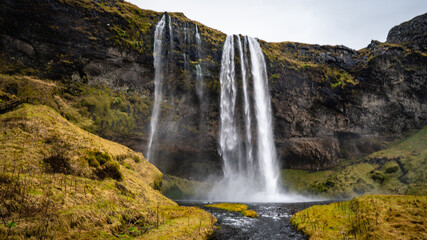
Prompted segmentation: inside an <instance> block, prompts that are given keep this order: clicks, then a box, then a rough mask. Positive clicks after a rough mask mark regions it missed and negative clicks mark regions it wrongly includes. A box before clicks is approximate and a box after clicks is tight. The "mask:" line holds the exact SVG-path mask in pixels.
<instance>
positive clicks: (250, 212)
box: [241, 210, 258, 218]
mask: <svg viewBox="0 0 427 240" xmlns="http://www.w3.org/2000/svg"><path fill="white" fill-rule="evenodd" d="M241 213H242V214H243V216H245V217H250V218H257V217H258V213H256V212H255V211H254V210H243V211H241Z"/></svg>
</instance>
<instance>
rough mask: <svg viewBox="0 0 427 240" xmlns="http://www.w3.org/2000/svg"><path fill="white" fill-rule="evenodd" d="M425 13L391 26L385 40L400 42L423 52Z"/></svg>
mask: <svg viewBox="0 0 427 240" xmlns="http://www.w3.org/2000/svg"><path fill="white" fill-rule="evenodd" d="M426 29H427V13H425V14H423V15H420V16H418V17H415V18H413V19H412V20H410V21H407V22H404V23H402V24H400V25H398V26H395V27H393V28H392V29H391V30H390V31H389V32H388V35H387V42H389V43H402V44H405V45H408V46H410V47H412V48H414V49H417V50H420V51H423V52H425V51H426V49H427V31H426Z"/></svg>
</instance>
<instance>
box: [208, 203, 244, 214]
mask: <svg viewBox="0 0 427 240" xmlns="http://www.w3.org/2000/svg"><path fill="white" fill-rule="evenodd" d="M205 207H211V208H219V209H223V210H227V211H231V212H241V211H243V210H247V209H248V206H247V205H245V204H241V203H215V204H209V205H205Z"/></svg>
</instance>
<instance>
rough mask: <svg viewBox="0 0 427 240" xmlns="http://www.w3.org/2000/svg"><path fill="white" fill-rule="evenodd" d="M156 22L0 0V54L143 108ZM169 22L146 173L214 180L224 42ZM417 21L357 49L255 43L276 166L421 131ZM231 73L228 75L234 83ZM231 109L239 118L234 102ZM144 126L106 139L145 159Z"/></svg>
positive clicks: (114, 7) (96, 8) (305, 165)
mask: <svg viewBox="0 0 427 240" xmlns="http://www.w3.org/2000/svg"><path fill="white" fill-rule="evenodd" d="M123 12H126V13H127V15H126V14H123ZM128 16H131V18H129V17H128ZM161 16H162V13H156V12H152V11H145V10H139V9H137V8H136V7H135V6H132V5H130V4H127V3H125V2H122V1H116V0H111V1H104V2H103V4H100V3H95V2H90V1H84V0H78V1H68V0H62V1H60V0H52V1H48V2H47V1H42V0H31V1H30V0H13V1H12V0H5V1H2V2H1V3H0V49H1V54H2V57H3V58H4V59H5V60H6V61H7V62H10V63H13V64H16V65H17V66H21V67H30V68H34V69H37V70H38V71H37V73H36V74H37V75H39V76H41V77H43V78H49V79H56V80H62V81H63V82H65V84H68V83H69V84H71V83H73V82H79V83H85V84H90V85H96V84H103V85H106V86H108V87H109V88H112V89H114V90H117V91H122V92H124V93H125V94H126V93H128V92H131V91H132V92H135V91H136V92H138V93H140V94H141V96H150V99H152V100H153V99H154V97H152V96H153V92H154V82H153V79H154V68H153V56H152V51H153V46H152V43H153V36H154V26H155V24H156V23H157V21H158V20H159V19H160V18H161ZM171 19H172V23H173V24H172V26H173V34H170V33H169V32H166V33H165V41H164V42H165V44H166V45H165V46H164V48H165V49H167V50H165V54H167V66H166V69H165V71H166V72H165V87H164V101H163V104H162V112H161V114H160V121H159V131H158V134H157V137H156V140H157V151H156V156H157V157H156V158H157V161H156V165H157V166H158V167H159V168H160V169H161V170H162V171H164V172H166V173H171V174H175V175H179V176H183V177H191V176H193V177H194V176H196V177H197V176H199V177H200V178H203V177H206V176H207V175H208V174H211V173H214V174H217V175H219V174H221V160H220V157H219V156H218V152H217V146H218V144H217V140H218V127H219V73H220V67H221V66H220V63H221V53H222V46H223V41H224V39H225V35H224V34H222V33H220V32H218V31H216V30H213V29H209V28H207V27H205V26H203V25H201V24H199V23H195V22H192V21H190V20H188V19H186V18H185V16H183V15H182V14H178V13H171ZM425 19H426V14H424V15H422V16H419V17H416V18H414V19H413V20H411V21H409V22H405V23H403V24H401V25H399V26H396V27H394V28H393V29H392V30H391V31H390V33H389V36H388V38H387V43H380V42H377V41H373V42H372V43H371V44H370V45H369V46H368V47H367V48H365V49H362V50H360V51H355V50H353V49H349V48H347V47H345V46H319V45H307V44H300V43H291V42H285V43H266V42H263V41H261V42H260V43H261V47H262V49H263V51H264V54H265V57H266V63H267V70H268V77H269V87H270V92H271V98H272V99H271V102H272V108H273V116H274V125H275V132H274V135H275V136H274V137H275V142H276V146H277V150H278V153H279V157H280V160H281V163H282V166H283V167H287V168H300V169H313V170H316V169H324V168H329V167H332V166H334V165H336V164H337V163H338V162H339V160H338V159H339V158H351V157H356V156H360V155H363V154H366V153H370V152H373V151H376V150H378V149H380V148H382V147H383V143H384V141H386V140H392V139H394V138H396V137H400V136H401V135H402V134H405V133H406V132H408V131H410V130H413V129H417V128H420V127H422V126H423V125H425V124H426V122H427V114H426V113H427V105H426V104H427V100H426V95H427V89H426V88H427V84H426V80H425V79H427V67H426V66H427V57H426V54H425V46H426V45H425V41H426V37H425V31H423V29H424V30H425V21H426V20H425ZM195 24H197V25H198V27H199V31H200V33H201V39H202V44H201V48H202V50H201V53H200V52H198V50H197V49H196V47H197V44H196V41H195ZM167 31H169V30H167ZM186 33H187V34H186ZM423 34H424V35H423ZM171 36H173V38H172V39H171ZM389 43H393V44H389ZM402 44H403V45H402ZM199 58H200V59H199ZM198 61H200V62H201V64H200V66H201V67H202V73H203V79H204V81H205V84H204V89H203V92H204V97H203V98H202V100H200V98H199V97H198V95H197V91H196V88H195V80H196V79H197V76H196V68H195V63H196V62H198ZM236 64H239V59H238V54H236ZM239 71H240V70H239V67H237V68H236V75H237V78H238V79H240V72H239ZM9 73H11V74H13V73H14V72H13V71H12V72H9ZM252 87H253V86H252V85H251V84H250V86H249V88H250V89H251V88H252ZM238 91H241V86H239V89H238ZM249 94H250V95H252V94H253V92H252V90H251V91H249ZM237 101H238V106H237V110H236V112H238V114H240V119H241V121H243V117H242V115H241V114H242V113H243V111H242V108H243V102H242V99H241V95H239V96H238V98H237ZM147 104H152V102H150V103H147ZM150 106H151V105H150ZM149 117H150V113H141V115H140V118H141V119H149ZM148 124H149V120H148V121H147V120H145V121H143V123H142V124H141V126H137V128H135V136H134V137H127V138H123V137H121V135H120V133H117V137H112V139H113V140H115V141H118V142H120V143H123V144H125V145H127V146H130V147H131V148H133V149H135V150H137V151H142V152H144V153H145V150H146V149H145V147H146V142H147V136H148V134H149V127H148ZM241 125H242V126H243V125H244V124H241ZM241 132H244V129H241ZM255 140H256V139H254V141H255Z"/></svg>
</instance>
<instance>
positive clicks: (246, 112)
mask: <svg viewBox="0 0 427 240" xmlns="http://www.w3.org/2000/svg"><path fill="white" fill-rule="evenodd" d="M245 40H246V38H245ZM237 43H238V47H239V56H240V69H241V72H242V73H241V74H242V88H243V103H244V115H245V119H244V120H245V130H246V161H247V174H248V178H249V179H253V178H254V176H255V173H254V168H253V155H252V154H253V153H252V151H253V146H252V132H251V122H252V121H251V109H250V102H249V94H248V77H247V74H246V65H247V64H246V57H245V55H244V54H243V47H242V42H241V41H240V36H237Z"/></svg>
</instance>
